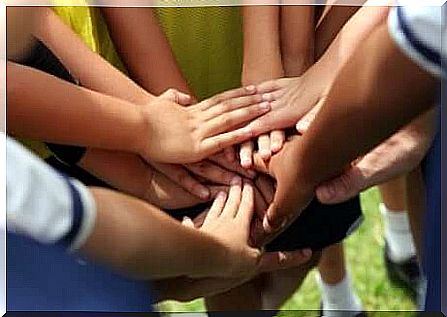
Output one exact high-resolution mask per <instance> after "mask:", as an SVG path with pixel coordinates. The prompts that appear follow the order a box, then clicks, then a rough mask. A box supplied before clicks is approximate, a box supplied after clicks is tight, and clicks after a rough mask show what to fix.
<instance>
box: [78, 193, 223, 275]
mask: <svg viewBox="0 0 447 317" xmlns="http://www.w3.org/2000/svg"><path fill="white" fill-rule="evenodd" d="M91 192H92V193H93V195H94V197H95V201H96V205H97V215H96V222H95V226H94V229H93V232H92V234H91V235H90V236H89V238H88V240H87V241H86V243H85V244H84V246H83V247H82V248H81V250H80V251H81V253H83V254H85V255H86V256H87V257H89V258H90V259H92V260H94V261H98V262H100V263H104V264H106V265H109V266H111V267H113V268H115V269H117V270H119V271H121V272H124V273H127V274H128V275H130V276H133V277H136V278H141V279H160V278H168V277H176V276H187V275H195V274H198V273H200V274H203V275H205V276H206V275H207V274H210V275H212V273H213V271H216V270H217V268H219V267H221V266H222V258H223V256H224V251H223V250H224V249H223V247H222V245H221V244H220V243H219V242H217V240H215V239H213V238H211V237H210V236H208V235H206V234H204V233H202V232H200V231H198V230H195V229H190V228H187V227H185V226H182V225H181V224H179V223H178V222H176V221H175V220H173V219H172V218H170V217H169V216H167V215H165V214H164V213H163V212H161V211H160V210H158V209H157V208H155V207H152V206H151V205H149V204H146V203H144V202H142V201H140V200H137V199H135V198H132V197H129V196H126V195H123V194H120V193H117V192H113V191H109V190H106V189H96V188H92V189H91Z"/></svg>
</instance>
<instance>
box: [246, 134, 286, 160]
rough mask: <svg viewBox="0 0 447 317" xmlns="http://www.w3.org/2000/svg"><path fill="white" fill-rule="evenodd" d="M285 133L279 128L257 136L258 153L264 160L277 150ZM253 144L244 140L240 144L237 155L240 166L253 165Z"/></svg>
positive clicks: (281, 144)
mask: <svg viewBox="0 0 447 317" xmlns="http://www.w3.org/2000/svg"><path fill="white" fill-rule="evenodd" d="M285 138H286V136H285V133H284V131H281V130H274V131H271V132H270V134H262V135H260V136H259V137H258V153H259V156H260V157H261V158H262V159H264V160H269V159H270V157H271V156H272V154H275V153H277V152H279V151H280V150H281V148H282V146H283V144H284V141H285ZM253 154H254V144H253V141H246V142H244V143H242V144H241V147H240V150H239V157H240V161H241V166H242V167H244V168H246V169H249V168H252V167H253Z"/></svg>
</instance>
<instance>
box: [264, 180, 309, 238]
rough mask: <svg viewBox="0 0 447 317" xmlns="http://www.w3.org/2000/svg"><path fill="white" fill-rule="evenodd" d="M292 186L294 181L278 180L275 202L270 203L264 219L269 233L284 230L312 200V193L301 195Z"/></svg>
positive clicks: (265, 228) (265, 227)
mask: <svg viewBox="0 0 447 317" xmlns="http://www.w3.org/2000/svg"><path fill="white" fill-rule="evenodd" d="M291 186H293V184H292V183H288V184H284V183H283V182H281V181H279V182H278V188H277V190H276V193H275V196H274V198H273V202H272V203H271V204H270V206H269V208H268V210H267V213H266V215H265V217H264V220H263V226H264V230H265V231H266V232H267V233H275V232H278V231H282V230H284V229H285V228H286V227H287V226H288V225H289V224H291V223H292V222H293V220H295V219H296V217H298V216H299V214H300V213H301V212H302V211H303V210H304V208H305V207H307V205H308V204H309V202H310V201H311V199H312V194H310V195H307V194H306V195H300V193H299V192H297V191H296V190H295V189H294V188H292V187H291ZM291 195H292V196H291Z"/></svg>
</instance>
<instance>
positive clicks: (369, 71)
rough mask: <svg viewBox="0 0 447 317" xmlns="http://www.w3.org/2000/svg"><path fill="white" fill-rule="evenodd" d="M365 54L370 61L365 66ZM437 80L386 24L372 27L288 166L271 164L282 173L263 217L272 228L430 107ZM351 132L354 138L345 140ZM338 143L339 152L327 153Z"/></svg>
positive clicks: (292, 152)
mask: <svg viewBox="0 0 447 317" xmlns="http://www.w3.org/2000/svg"><path fill="white" fill-rule="evenodd" d="M366 55H368V56H369V61H370V62H369V63H368V64H366V65H365V63H364V56H366ZM352 83H355V85H353V84H352ZM436 83H437V82H436V80H435V79H434V77H432V76H431V75H430V74H429V73H427V72H426V71H425V70H422V69H421V68H419V67H418V66H417V65H416V64H415V63H414V62H413V61H411V60H410V59H409V58H408V57H407V56H406V55H405V54H404V53H403V52H402V51H401V49H400V48H398V47H397V45H396V44H395V42H394V41H393V40H392V39H391V37H390V34H389V32H388V30H387V27H386V25H382V26H380V27H379V28H378V29H377V30H376V31H374V32H373V33H372V34H371V35H370V36H369V37H368V38H367V39H366V40H365V41H364V43H363V44H362V45H361V46H360V47H359V48H358V49H357V50H356V51H355V53H354V55H353V56H352V58H351V59H350V61H349V62H347V63H346V65H345V67H343V69H342V70H341V72H340V73H339V75H338V76H337V79H336V81H335V82H334V85H333V86H332V88H331V90H330V92H329V94H328V97H327V100H326V102H325V103H324V105H323V107H322V110H321V112H320V113H319V115H318V116H317V117H316V119H315V121H314V123H313V124H312V125H311V126H310V128H309V130H308V131H307V132H306V134H305V135H304V136H302V137H301V138H296V139H295V140H294V141H292V143H291V144H290V147H289V148H288V150H287V152H286V153H285V154H283V157H282V158H281V159H280V160H279V161H281V162H282V163H283V164H284V165H285V166H283V167H282V168H281V169H280V168H279V166H278V167H273V169H274V170H277V171H280V172H279V173H277V175H275V176H276V177H277V179H278V191H277V196H275V200H274V203H273V204H272V206H271V207H270V209H269V211H268V213H267V217H266V219H265V227H266V228H268V231H269V230H270V231H271V228H277V227H278V226H280V225H281V224H283V223H285V222H286V221H287V220H288V219H291V218H294V217H295V216H296V215H293V210H297V208H298V209H299V210H302V208H303V206H305V205H306V204H307V202H308V201H309V200H310V198H311V197H312V195H313V192H314V190H315V187H316V186H317V185H318V184H319V183H321V182H322V181H324V180H327V179H329V178H332V177H334V176H336V175H337V174H338V173H339V172H340V171H342V170H343V168H344V167H345V166H346V164H349V162H351V161H352V160H354V159H355V158H357V157H358V156H359V155H361V154H364V153H366V152H367V151H368V150H370V149H371V148H372V147H374V146H375V145H377V144H379V143H380V142H381V141H383V140H384V139H385V138H386V137H387V136H389V135H391V134H392V133H393V132H395V131H396V130H397V129H399V128H401V127H402V126H403V125H404V124H406V123H407V122H409V121H410V120H411V119H412V118H414V117H415V116H417V115H418V114H420V113H422V112H423V111H425V110H427V109H428V108H429V107H428V106H427V105H431V104H433V101H434V100H433V99H434V89H435V87H436ZM409 101H411V102H410V103H409ZM352 131H355V134H356V137H355V138H347V137H346V136H347V135H349V134H350V133H352ZM334 144H336V145H337V154H336V155H327V149H330V148H333V146H334ZM292 160H294V161H295V162H296V163H292ZM287 162H289V163H290V164H289V163H287ZM275 165H276V163H275ZM278 165H279V163H278ZM289 165H290V166H289ZM288 167H289V168H288ZM285 170H289V171H293V172H292V173H289V174H286V173H285ZM274 173H275V172H274ZM292 174H293V175H292ZM280 179H282V181H281V180H280ZM292 188H295V189H292ZM292 191H293V192H294V193H295V195H294V198H293V199H290V197H291V195H290V193H291V192H292Z"/></svg>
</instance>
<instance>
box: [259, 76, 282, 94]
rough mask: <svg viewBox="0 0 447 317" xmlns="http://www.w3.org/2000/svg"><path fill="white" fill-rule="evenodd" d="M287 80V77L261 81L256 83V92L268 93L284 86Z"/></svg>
mask: <svg viewBox="0 0 447 317" xmlns="http://www.w3.org/2000/svg"><path fill="white" fill-rule="evenodd" d="M287 82H288V79H286V78H281V79H274V80H269V81H265V82H263V83H260V84H258V85H256V92H257V93H259V94H265V93H270V92H273V91H276V90H279V89H282V88H284V86H285V85H286V83H287Z"/></svg>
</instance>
